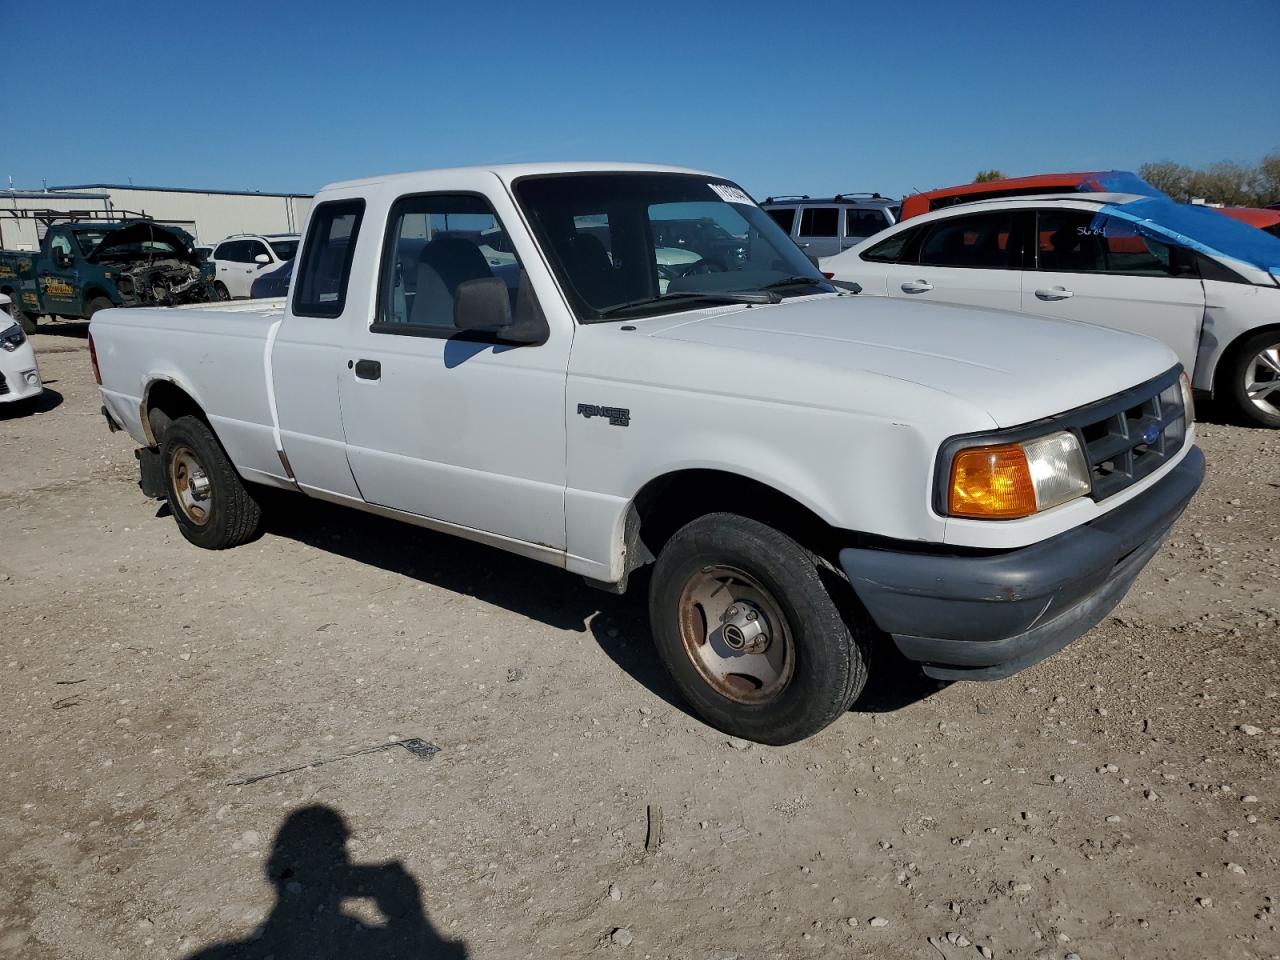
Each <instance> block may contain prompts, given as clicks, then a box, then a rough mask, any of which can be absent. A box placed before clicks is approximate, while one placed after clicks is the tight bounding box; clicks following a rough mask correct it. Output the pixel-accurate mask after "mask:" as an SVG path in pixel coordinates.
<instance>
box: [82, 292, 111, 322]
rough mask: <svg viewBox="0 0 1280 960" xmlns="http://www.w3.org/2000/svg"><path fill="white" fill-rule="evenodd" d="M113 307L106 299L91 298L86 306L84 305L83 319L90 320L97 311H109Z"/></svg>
mask: <svg viewBox="0 0 1280 960" xmlns="http://www.w3.org/2000/svg"><path fill="white" fill-rule="evenodd" d="M114 306H115V304H114V303H112V302H111V300H110V299H109V298H107V297H93V298H92V299H90V301H89V302H88V303H87V304H85V308H84V318H85V319H86V320H92V319H93V315H94V314H95V313H97V312H98V311H99V310H110V309H111V308H112V307H114Z"/></svg>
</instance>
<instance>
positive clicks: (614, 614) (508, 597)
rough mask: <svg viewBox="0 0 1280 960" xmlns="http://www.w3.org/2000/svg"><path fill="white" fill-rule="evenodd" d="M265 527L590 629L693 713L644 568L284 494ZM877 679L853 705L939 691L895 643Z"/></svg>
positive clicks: (635, 675) (876, 708)
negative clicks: (613, 566)
mask: <svg viewBox="0 0 1280 960" xmlns="http://www.w3.org/2000/svg"><path fill="white" fill-rule="evenodd" d="M269 497H270V502H269V503H268V504H266V505H265V516H266V518H267V526H266V529H267V532H269V533H272V534H275V535H277V536H282V537H287V538H289V539H291V540H294V541H297V542H299V543H305V544H307V545H308V546H311V547H315V548H318V549H320V550H325V551H327V552H329V553H332V554H336V555H338V556H342V557H346V558H347V559H349V560H355V561H356V562H358V563H363V564H367V565H369V566H372V567H377V568H379V569H381V570H385V571H387V572H388V573H393V574H397V575H399V576H403V577H408V578H411V579H414V580H418V581H420V582H422V583H429V584H431V585H433V586H436V587H440V588H443V589H445V590H450V591H452V592H454V593H459V594H464V595H466V596H470V597H474V598H476V599H477V600H482V601H484V602H485V603H489V604H493V605H494V606H497V607H501V608H502V609H505V610H509V611H511V612H512V613H516V614H519V615H520V616H523V617H529V618H530V619H533V620H537V621H538V622H540V623H544V624H547V625H548V626H551V627H555V628H557V629H560V630H569V631H575V632H580V633H590V634H591V636H592V638H593V639H594V640H595V642H596V643H597V644H598V645H599V647H600V649H601V650H602V651H603V652H604V654H605V655H606V656H608V657H609V659H610V660H612V661H613V662H614V664H616V665H617V666H618V667H619V668H620V669H621V670H623V671H624V672H625V673H627V674H628V675H629V676H631V678H632V679H634V680H635V681H637V682H638V683H640V684H641V685H642V686H644V687H645V688H646V689H647V690H649V691H650V692H651V693H652V694H654V696H656V697H658V698H660V699H661V700H663V701H665V702H666V703H667V704H668V705H670V706H672V707H674V708H676V709H678V710H680V711H681V712H683V713H685V714H686V715H688V716H689V717H691V718H693V719H695V720H698V722H699V723H701V722H702V721H701V720H700V719H699V718H697V717H695V716H694V714H692V713H691V712H690V711H689V709H688V707H687V706H686V704H685V702H684V698H683V697H681V695H680V692H679V690H678V689H677V688H676V686H675V684H674V683H673V682H672V680H671V677H670V676H669V675H668V674H667V671H666V669H665V668H664V667H663V666H662V664H661V662H660V661H659V660H658V657H657V654H656V652H655V651H654V648H653V639H652V637H651V636H650V633H649V613H648V592H649V589H648V588H649V570H648V569H644V570H640V571H637V572H636V573H635V574H633V575H632V578H631V583H630V586H629V589H628V591H627V593H625V594H623V595H621V596H619V595H616V594H611V593H607V592H605V591H602V590H597V589H595V588H593V587H589V586H587V585H586V583H584V582H583V580H582V578H580V577H577V576H574V575H573V574H569V573H566V572H565V571H563V570H558V569H556V568H555V567H551V566H548V565H547V564H544V563H539V562H538V561H535V560H529V559H526V558H524V557H519V556H516V555H515V554H512V553H507V552H506V551H503V550H499V549H497V548H495V547H488V546H484V545H482V544H478V543H472V542H470V541H467V540H462V539H460V538H458V537H454V536H450V535H448V534H442V533H436V532H434V531H431V530H426V529H423V528H420V527H413V526H410V525H408V524H404V523H400V522H398V521H394V520H388V519H385V518H383V517H376V516H373V515H371V514H366V513H360V512H358V511H355V510H351V509H348V508H346V507H341V506H337V505H335V504H328V503H324V502H323V501H318V500H311V499H306V498H302V497H299V496H296V495H291V494H277V493H276V492H274V491H272V492H270V493H269ZM871 657H872V664H873V669H874V672H875V680H874V682H873V683H870V684H868V689H867V691H866V692H864V693H863V694H862V696H860V697H859V698H858V700H857V702H855V703H854V705H853V709H854V710H855V711H858V712H873V713H884V712H891V711H895V710H900V709H903V708H905V707H908V706H910V705H911V704H914V703H916V702H918V701H919V700H922V699H924V698H925V697H927V696H930V695H931V694H934V693H937V691H938V689H939V684H938V682H937V681H934V680H930V679H929V678H927V677H925V676H924V675H923V674H922V673H921V672H920V671H919V669H918V668H916V666H915V665H914V664H912V663H910V662H909V661H907V660H905V659H904V658H903V657H902V656H901V655H900V654H898V652H897V650H896V649H895V648H894V647H893V645H892V643H889V642H887V641H886V642H884V643H877V644H876V646H875V648H874V649H873V650H872V651H871Z"/></svg>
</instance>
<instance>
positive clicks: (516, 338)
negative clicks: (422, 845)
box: [453, 277, 550, 344]
mask: <svg viewBox="0 0 1280 960" xmlns="http://www.w3.org/2000/svg"><path fill="white" fill-rule="evenodd" d="M534 313H535V314H536V316H533V317H531V318H530V319H528V320H521V321H519V322H515V321H513V319H512V317H511V294H510V293H509V292H508V290H507V285H506V284H505V283H504V282H503V281H502V280H501V279H500V278H499V277H482V278H481V279H479V280H465V281H463V282H462V283H460V284H458V289H457V290H455V291H454V293H453V325H454V327H455V328H457V329H458V330H459V331H461V332H463V333H484V334H489V335H491V336H493V337H494V338H496V339H498V340H502V341H505V342H507V343H528V344H533V343H544V342H546V339H547V336H548V334H549V333H550V329H549V328H548V327H547V321H546V319H545V318H544V317H543V316H542V313H541V311H534Z"/></svg>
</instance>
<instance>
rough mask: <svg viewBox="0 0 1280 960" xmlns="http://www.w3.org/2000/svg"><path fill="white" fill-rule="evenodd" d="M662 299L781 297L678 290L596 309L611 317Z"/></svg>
mask: <svg viewBox="0 0 1280 960" xmlns="http://www.w3.org/2000/svg"><path fill="white" fill-rule="evenodd" d="M663 300H706V301H708V302H710V303H781V302H782V298H781V297H780V296H778V295H777V294H776V293H774V292H773V291H771V290H742V291H732V290H680V291H676V292H675V293H663V294H659V295H658V296H656V297H643V298H641V299H639V300H629V301H627V302H626V303H615V304H614V305H613V306H612V307H605V308H604V309H603V310H600V311H598V312H599V316H600V318H601V319H603V318H604V317H611V316H613V315H614V314H616V313H621V312H622V311H623V310H630V309H632V308H634V307H645V306H648V305H649V304H651V303H661V302H662V301H663Z"/></svg>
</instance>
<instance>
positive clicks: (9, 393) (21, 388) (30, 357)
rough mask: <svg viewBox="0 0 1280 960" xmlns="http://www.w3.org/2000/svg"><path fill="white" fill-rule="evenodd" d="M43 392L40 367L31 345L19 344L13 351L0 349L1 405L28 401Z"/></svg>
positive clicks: (27, 343) (28, 343)
mask: <svg viewBox="0 0 1280 960" xmlns="http://www.w3.org/2000/svg"><path fill="white" fill-rule="evenodd" d="M43 392H44V384H43V383H42V382H41V380H40V367H39V366H38V365H37V364H36V353H35V351H34V350H32V349H31V343H30V342H26V343H22V344H19V345H18V348H17V349H16V350H13V351H9V350H6V349H4V348H2V347H0V403H16V402H17V401H19V400H28V399H30V398H31V397H38V396H39V395H40V394H41V393H43Z"/></svg>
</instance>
